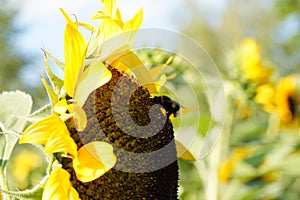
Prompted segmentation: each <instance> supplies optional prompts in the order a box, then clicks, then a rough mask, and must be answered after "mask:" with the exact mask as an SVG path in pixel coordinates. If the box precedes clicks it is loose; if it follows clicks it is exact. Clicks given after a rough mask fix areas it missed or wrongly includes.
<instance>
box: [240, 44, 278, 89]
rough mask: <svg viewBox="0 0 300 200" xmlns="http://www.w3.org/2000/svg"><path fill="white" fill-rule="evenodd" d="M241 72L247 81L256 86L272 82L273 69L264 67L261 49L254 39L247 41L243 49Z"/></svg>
mask: <svg viewBox="0 0 300 200" xmlns="http://www.w3.org/2000/svg"><path fill="white" fill-rule="evenodd" d="M241 70H242V72H243V73H244V75H245V77H246V79H248V80H250V81H252V82H253V83H255V84H256V85H262V84H265V83H267V82H268V81H269V80H270V76H271V74H272V69H271V68H267V67H265V66H264V65H263V63H262V60H261V56H260V49H259V46H258V44H257V43H256V41H255V40H253V39H250V38H248V39H245V40H244V41H243V43H242V47H241Z"/></svg>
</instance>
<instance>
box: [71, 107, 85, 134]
mask: <svg viewBox="0 0 300 200" xmlns="http://www.w3.org/2000/svg"><path fill="white" fill-rule="evenodd" d="M69 111H70V112H71V113H72V116H73V119H74V123H75V127H76V130H77V131H83V130H84V129H85V127H86V124H87V117H86V113H85V111H84V110H83V109H82V107H81V106H79V105H78V104H71V105H69Z"/></svg>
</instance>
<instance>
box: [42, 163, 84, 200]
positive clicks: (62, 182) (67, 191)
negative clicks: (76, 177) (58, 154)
mask: <svg viewBox="0 0 300 200" xmlns="http://www.w3.org/2000/svg"><path fill="white" fill-rule="evenodd" d="M69 178H70V174H69V173H68V172H67V171H66V170H64V169H62V168H58V169H57V170H56V171H55V172H53V173H52V174H51V176H50V177H49V179H48V180H47V182H46V184H45V187H44V192H43V196H42V200H49V199H52V200H63V199H73V200H80V198H79V195H78V193H77V191H76V190H75V189H74V188H73V187H72V185H71V182H70V180H69Z"/></svg>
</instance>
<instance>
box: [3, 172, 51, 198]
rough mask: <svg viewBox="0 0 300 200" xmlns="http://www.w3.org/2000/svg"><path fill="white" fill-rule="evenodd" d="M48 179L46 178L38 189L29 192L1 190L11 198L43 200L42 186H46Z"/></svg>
mask: <svg viewBox="0 0 300 200" xmlns="http://www.w3.org/2000/svg"><path fill="white" fill-rule="evenodd" d="M46 178H47V177H45V178H44V179H43V180H42V181H41V183H39V184H38V185H37V186H36V187H34V188H32V189H28V190H23V191H6V190H0V192H3V193H5V194H7V195H9V196H10V197H13V198H16V199H20V200H36V199H42V195H43V190H44V189H43V188H42V187H41V185H43V184H45V181H46V180H47V179H46Z"/></svg>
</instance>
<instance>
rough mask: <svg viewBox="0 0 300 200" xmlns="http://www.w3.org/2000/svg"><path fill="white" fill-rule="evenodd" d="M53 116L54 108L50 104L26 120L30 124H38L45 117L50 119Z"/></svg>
mask: <svg viewBox="0 0 300 200" xmlns="http://www.w3.org/2000/svg"><path fill="white" fill-rule="evenodd" d="M51 114H52V108H51V105H50V104H47V105H45V106H43V107H42V108H40V109H38V110H36V111H35V112H33V113H32V114H30V115H29V116H28V117H26V118H25V119H26V120H27V121H30V122H32V123H33V122H37V121H39V120H41V119H43V118H45V117H48V116H50V115H51Z"/></svg>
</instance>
